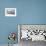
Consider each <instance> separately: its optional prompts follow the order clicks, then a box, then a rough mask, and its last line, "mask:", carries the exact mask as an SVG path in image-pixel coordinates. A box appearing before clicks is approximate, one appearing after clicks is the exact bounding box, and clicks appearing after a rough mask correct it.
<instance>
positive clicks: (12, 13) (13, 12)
mask: <svg viewBox="0 0 46 46" xmlns="http://www.w3.org/2000/svg"><path fill="white" fill-rule="evenodd" d="M5 16H16V8H5Z"/></svg>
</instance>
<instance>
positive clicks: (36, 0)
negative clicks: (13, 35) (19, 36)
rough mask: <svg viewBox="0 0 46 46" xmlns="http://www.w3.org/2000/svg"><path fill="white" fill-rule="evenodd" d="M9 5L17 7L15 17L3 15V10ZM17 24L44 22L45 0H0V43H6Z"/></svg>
mask: <svg viewBox="0 0 46 46" xmlns="http://www.w3.org/2000/svg"><path fill="white" fill-rule="evenodd" d="M10 7H13V8H17V16H16V17H5V14H4V10H5V8H10ZM17 24H46V0H0V44H1V43H4V44H5V43H8V39H7V36H8V34H9V32H11V31H12V32H17ZM16 42H17V41H16Z"/></svg>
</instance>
